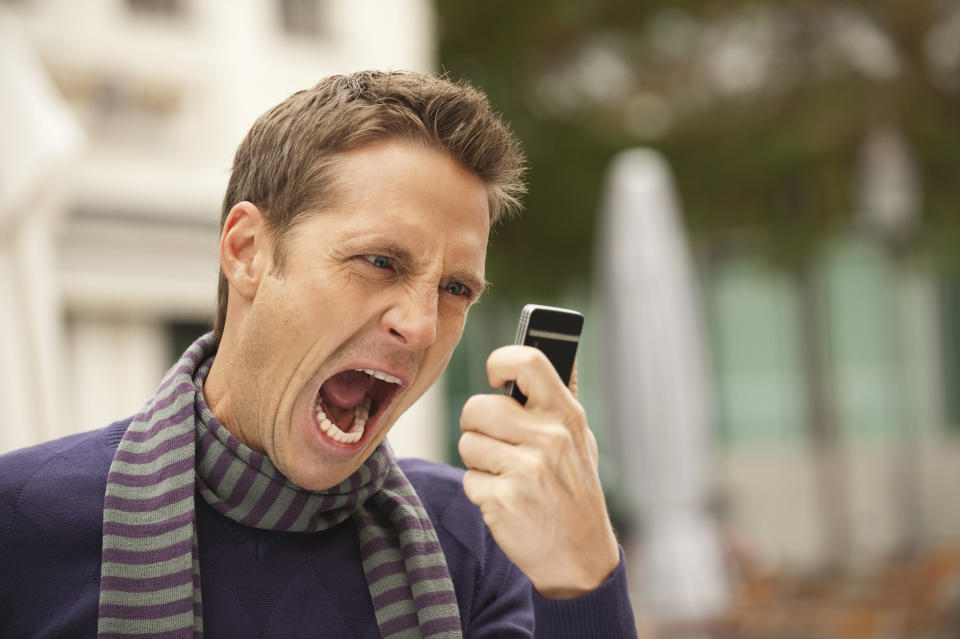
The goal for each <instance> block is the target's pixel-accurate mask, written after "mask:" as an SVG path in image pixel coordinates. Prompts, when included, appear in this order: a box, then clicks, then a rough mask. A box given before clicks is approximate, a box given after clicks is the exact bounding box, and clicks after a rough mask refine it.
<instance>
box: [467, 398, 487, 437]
mask: <svg viewBox="0 0 960 639" xmlns="http://www.w3.org/2000/svg"><path fill="white" fill-rule="evenodd" d="M486 399H487V398H486V396H484V395H473V396H471V397H469V398H467V401H466V402H464V404H463V409H461V411H460V428H461V429H466V428H468V427H469V426H470V425H471V424H476V422H477V420H478V419H480V417H481V416H482V415H484V413H485V410H486V409H485V408H484V405H485V404H486V403H487V402H486Z"/></svg>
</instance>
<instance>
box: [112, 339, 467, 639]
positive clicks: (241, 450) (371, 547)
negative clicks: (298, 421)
mask: <svg viewBox="0 0 960 639" xmlns="http://www.w3.org/2000/svg"><path fill="white" fill-rule="evenodd" d="M214 351H215V347H214V344H213V338H212V336H211V335H210V334H207V335H204V336H203V337H201V338H200V339H198V340H197V341H196V342H194V343H193V344H192V345H191V346H190V348H189V349H187V351H186V353H184V355H183V357H181V358H180V361H178V362H177V363H176V364H175V365H174V367H173V368H171V369H170V371H169V372H168V373H167V375H166V376H165V377H164V379H163V382H162V383H161V385H160V388H159V390H158V391H157V393H156V395H154V397H153V398H152V399H151V400H150V401H149V402H148V403H147V405H146V406H145V407H144V409H143V410H142V411H141V412H140V413H138V414H137V415H136V416H135V417H134V418H133V420H132V421H131V423H130V426H129V427H128V428H127V431H126V432H125V433H124V435H123V439H122V440H121V441H120V445H119V447H118V448H117V452H116V454H115V455H114V458H113V462H112V463H111V464H110V472H109V474H108V476H107V489H106V496H105V499H104V508H103V562H102V565H101V569H100V608H99V618H98V628H97V636H98V638H99V639H108V638H120V637H139V638H141V639H142V638H144V637H165V638H172V637H193V638H200V637H202V636H203V606H202V602H201V598H200V564H199V559H198V557H199V554H198V546H197V530H196V514H195V510H194V495H195V491H198V492H199V493H200V494H201V495H202V496H203V499H204V500H206V501H207V503H209V504H210V505H211V506H212V507H213V508H215V509H216V510H217V511H219V512H221V513H223V514H224V515H226V516H227V517H230V518H231V519H233V520H234V521H237V522H239V523H242V524H244V525H248V526H253V527H256V528H263V529H268V530H283V531H293V532H305V533H309V532H315V531H323V530H327V529H329V528H331V527H333V526H336V525H337V524H340V523H342V522H343V521H345V520H346V519H347V518H350V517H352V518H353V520H354V522H355V523H356V526H357V530H358V532H359V537H360V559H361V561H362V564H363V571H364V574H365V576H366V579H367V586H368V588H369V589H370V596H371V598H372V600H373V609H374V612H375V614H376V619H377V625H378V626H379V628H380V634H381V636H382V637H383V638H384V639H387V638H390V639H408V638H410V639H412V638H421V637H422V638H434V637H443V638H459V637H461V630H460V615H459V608H458V607H457V600H456V595H455V593H454V590H453V582H452V581H451V579H450V573H449V571H448V570H447V564H446V560H445V559H444V555H443V551H442V550H441V548H440V543H439V541H438V540H437V534H436V531H435V530H434V528H433V524H432V523H431V522H430V519H429V517H428V515H427V512H426V510H424V508H423V504H422V503H421V502H420V500H419V498H418V497H417V494H416V492H415V491H414V489H413V486H412V485H411V484H410V482H409V480H408V479H407V478H406V476H404V474H403V472H402V471H401V470H400V468H399V467H398V466H397V464H396V462H395V461H394V459H393V456H392V453H391V451H390V449H389V447H387V446H386V444H385V443H384V444H381V445H380V446H379V447H378V448H377V449H376V450H375V451H374V452H373V454H372V455H371V456H370V457H369V458H368V459H367V460H366V461H365V462H364V463H363V465H362V466H360V468H359V469H357V471H356V472H355V473H353V474H352V475H351V476H350V477H348V478H347V479H345V480H344V481H343V482H342V483H340V484H339V485H337V486H334V487H332V488H328V489H326V490H322V491H308V490H304V489H302V488H300V487H298V486H296V485H294V484H293V483H291V482H290V481H289V480H287V479H286V478H285V477H284V476H283V475H281V474H280V472H279V471H278V470H277V469H276V467H274V465H273V464H272V463H271V462H270V460H269V458H267V457H266V456H264V455H261V454H259V453H257V452H256V451H253V450H251V449H250V448H248V447H246V446H244V445H243V444H241V443H240V442H239V441H238V440H237V439H236V438H234V437H233V436H231V435H230V433H229V432H228V431H227V429H226V428H225V427H224V426H223V425H222V424H220V423H219V422H218V421H217V419H216V418H215V417H214V416H213V413H212V412H211V411H210V409H209V408H208V407H207V405H206V402H205V401H204V399H203V380H204V379H206V375H207V373H208V372H209V370H210V366H211V364H212V363H213V354H214Z"/></svg>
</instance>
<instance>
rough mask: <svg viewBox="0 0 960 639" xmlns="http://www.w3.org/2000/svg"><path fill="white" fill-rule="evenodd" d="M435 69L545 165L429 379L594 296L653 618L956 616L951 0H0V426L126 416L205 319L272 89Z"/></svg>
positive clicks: (449, 389) (408, 450) (776, 620)
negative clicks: (254, 130) (467, 90)
mask: <svg viewBox="0 0 960 639" xmlns="http://www.w3.org/2000/svg"><path fill="white" fill-rule="evenodd" d="M363 68H382V69H415V70H420V71H438V72H446V73H448V74H449V75H450V76H451V77H453V78H464V79H467V80H469V81H471V82H472V83H474V84H475V85H477V86H479V87H480V88H482V89H483V90H484V91H486V92H487V94H488V95H489V96H490V98H491V101H492V102H493V104H494V106H495V107H496V108H497V109H498V110H500V111H501V112H502V113H503V114H504V117H505V119H506V120H507V121H509V122H510V123H511V125H512V127H513V129H514V131H515V132H516V133H517V135H518V136H519V138H520V139H521V141H522V142H523V145H524V147H525V149H526V151H527V154H528V157H529V183H530V192H529V195H528V196H527V197H526V199H525V212H524V214H523V216H522V217H521V218H520V219H518V220H516V221H511V222H509V223H507V224H505V225H503V226H502V227H501V228H499V229H498V230H497V231H496V232H495V236H494V238H493V242H492V244H491V249H490V254H489V258H488V273H487V276H488V279H490V280H491V281H492V282H493V284H494V285H493V288H492V290H491V292H490V294H489V296H488V297H486V298H485V299H484V300H483V301H482V302H481V304H479V305H478V306H477V307H475V309H474V310H473V311H471V319H470V322H469V323H468V327H467V331H466V333H465V335H464V338H463V340H462V342H461V345H460V347H459V348H458V350H457V352H456V353H455V355H454V358H453V360H452V361H451V364H450V367H449V369H448V371H447V373H446V374H445V376H444V378H443V379H442V380H441V382H440V383H439V384H438V385H437V386H436V387H435V388H434V389H433V390H432V391H431V392H430V393H428V395H426V396H425V397H424V398H423V399H422V400H421V401H420V402H419V403H418V404H417V405H416V406H415V408H414V409H413V410H411V411H410V413H408V414H407V415H406V416H405V418H404V420H403V422H402V423H401V424H399V425H398V426H397V427H396V429H395V430H394V431H393V432H392V433H391V439H392V440H393V442H394V445H395V447H396V448H397V449H398V451H399V452H401V453H403V454H409V455H417V456H421V457H427V458H431V459H438V460H443V461H447V462H449V463H454V464H457V463H459V459H458V457H457V454H456V433H457V427H456V425H457V421H458V415H459V411H460V407H461V406H462V404H463V401H464V399H465V398H466V397H468V396H469V395H471V394H474V393H477V392H486V391H487V388H486V383H485V378H484V368H483V362H484V360H485V358H486V356H487V354H488V353H489V351H490V350H491V349H492V348H494V347H496V346H499V345H501V344H503V343H506V342H510V341H512V339H513V335H514V330H515V322H516V318H517V316H518V314H519V311H520V308H521V307H522V305H523V304H524V303H527V302H538V303H546V304H553V305H563V306H571V307H574V308H578V309H580V310H582V311H583V312H584V314H585V315H586V317H587V323H586V329H585V330H586V334H585V337H584V341H583V343H582V346H581V356H580V378H581V386H582V388H581V399H582V401H583V403H584V404H585V406H586V407H587V410H588V413H589V414H590V416H591V425H592V428H593V429H594V431H595V432H596V433H597V436H598V439H599V441H600V445H601V452H602V456H603V459H602V461H601V470H602V475H603V480H604V484H605V487H606V489H607V495H608V504H609V506H610V510H611V513H612V515H613V517H614V521H615V524H616V526H617V529H618V533H619V534H620V537H621V540H622V542H623V544H624V546H625V549H626V551H627V553H628V555H629V557H630V560H631V580H632V588H633V596H634V602H635V606H636V610H637V612H638V618H639V620H640V622H641V626H642V627H641V634H642V636H646V637H730V638H744V639H747V638H758V639H759V638H763V639H777V638H798V639H799V638H804V639H806V638H810V639H819V638H833V637H838V638H839V637H856V638H880V637H883V638H901V637H902V638H908V637H909V638H928V637H929V638H948V637H949V638H952V639H956V638H957V637H960V507H958V506H957V505H956V503H957V499H958V498H957V487H958V486H960V231H958V225H957V224H956V220H957V206H958V204H960V179H957V175H956V174H957V172H958V169H960V2H958V1H957V0H916V1H915V2H910V3H907V2H903V1H902V0H900V1H897V0H878V1H876V2H870V3H865V2H852V1H847V2H843V1H839V0H837V1H831V2H827V1H818V0H808V1H804V2H801V1H799V0H797V1H792V0H783V1H780V2H767V1H760V0H757V1H753V2H737V1H734V0H729V1H725V2H720V1H713V2H708V1H696V0H690V1H676V0H675V1H673V2H660V1H654V0H651V1H649V2H645V3H637V2H629V1H627V0H595V1H593V2H575V1H572V0H541V1H539V2H528V3H516V2H511V3H508V2H503V1H502V0H490V1H488V2H482V3H461V2H453V1H450V0H438V1H435V2H431V1H429V0H392V1H390V2H376V1H375V0H352V1H348V0H249V1H247V2H233V3H231V2H226V1H225V0H218V1H206V2H199V1H190V0H86V1H85V2H82V3H77V2H69V1H67V0H0V403H2V405H3V407H4V409H3V415H4V416H3V422H2V424H0V452H2V451H6V450H11V449H14V448H18V447H21V446H25V445H30V444H33V443H37V442H40V441H43V440H45V439H50V438H53V437H57V436H61V435H65V434H69V433H72V432H78V431H81V430H87V429H90V428H96V427H100V426H103V425H105V424H107V423H109V422H110V421H112V420H114V419H117V418H120V417H123V416H126V415H129V414H131V413H132V412H134V411H136V410H137V409H138V408H139V407H140V405H141V404H142V403H143V402H144V401H145V399H146V398H147V397H149V396H150V394H151V393H152V392H153V390H154V388H155V386H156V384H157V383H158V381H159V379H160V377H161V376H162V374H163V372H164V371H165V369H166V367H167V366H169V365H170V364H171V363H172V362H173V361H174V359H175V358H176V357H177V356H178V355H179V354H180V353H181V352H182V350H183V349H184V348H185V347H186V345H187V344H189V342H190V341H192V340H193V339H194V338H195V337H196V336H197V335H199V334H200V333H201V332H203V331H205V330H207V327H208V326H209V322H210V317H211V313H212V309H213V302H214V296H215V290H216V274H217V259H216V246H217V239H218V229H217V222H218V218H219V208H220V200H221V198H222V195H223V191H224V188H225V185H226V181H227V178H228V172H229V168H230V164H231V160H232V154H233V151H234V149H235V148H236V145H237V144H238V143H239V142H240V140H241V139H242V137H243V135H244V134H245V132H246V130H247V129H248V127H249V126H250V124H251V123H252V122H253V120H254V119H255V118H256V116H257V115H259V113H261V112H262V111H264V110H265V109H267V108H268V107H270V106H272V105H273V104H275V103H277V102H279V101H280V100H282V99H283V98H284V97H286V95H288V94H289V93H291V92H293V91H295V90H297V89H300V88H304V87H307V86H310V85H312V84H313V83H315V82H316V81H317V80H318V79H319V78H321V77H323V76H325V75H329V74H331V73H338V72H348V71H352V70H357V69H363Z"/></svg>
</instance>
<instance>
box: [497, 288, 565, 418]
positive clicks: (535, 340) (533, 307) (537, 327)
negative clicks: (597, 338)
mask: <svg viewBox="0 0 960 639" xmlns="http://www.w3.org/2000/svg"><path fill="white" fill-rule="evenodd" d="M582 329H583V315H581V314H580V313H578V312H577V311H572V310H569V309H565V308H555V307H551V306H540V305H537V304H528V305H527V306H525V307H524V309H523V312H522V313H521V315H520V324H519V325H518V327H517V339H516V342H515V343H517V344H523V345H524V346H533V347H534V348H538V349H540V350H541V351H542V352H543V353H544V354H545V355H546V356H547V359H549V360H550V362H551V363H552V364H553V368H554V369H555V370H556V371H557V374H558V375H559V376H560V379H562V380H563V383H564V385H569V384H570V377H571V375H572V374H573V362H574V359H575V358H576V356H577V346H578V345H579V343H580V332H581V330H582ZM506 393H507V394H508V395H510V396H511V397H513V398H514V399H516V400H517V401H518V402H520V403H521V404H526V403H527V398H526V397H525V396H524V394H523V393H521V392H520V389H519V388H517V386H516V384H515V383H514V382H509V383H508V384H507V388H506Z"/></svg>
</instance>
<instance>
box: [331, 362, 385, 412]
mask: <svg viewBox="0 0 960 639" xmlns="http://www.w3.org/2000/svg"><path fill="white" fill-rule="evenodd" d="M372 385H373V377H371V376H370V375H367V374H366V373H362V372H360V371H344V372H343V373H340V374H338V375H334V376H333V377H331V378H330V379H328V380H327V381H326V382H324V383H323V386H321V387H320V397H321V398H322V399H323V402H324V404H326V405H327V406H336V407H337V408H341V409H344V410H348V409H353V408H355V407H356V406H357V404H359V403H360V402H362V401H363V398H364V397H366V395H367V392H368V391H369V390H370V387H371V386H372Z"/></svg>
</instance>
